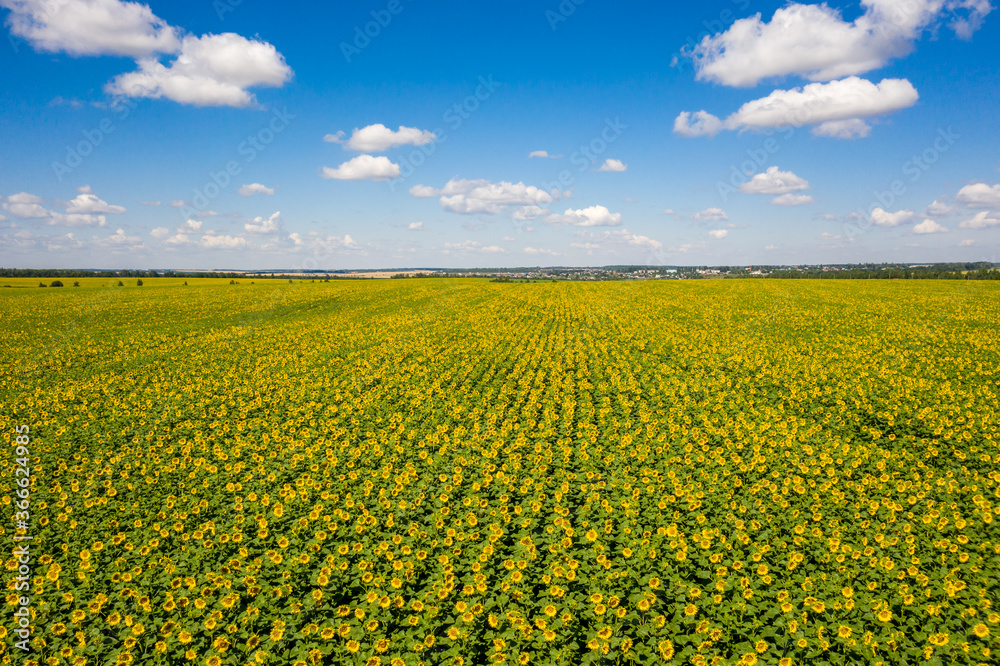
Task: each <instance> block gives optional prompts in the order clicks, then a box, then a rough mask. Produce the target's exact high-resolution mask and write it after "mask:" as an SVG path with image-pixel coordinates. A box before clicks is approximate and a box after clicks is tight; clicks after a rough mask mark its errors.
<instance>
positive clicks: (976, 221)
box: [958, 210, 1000, 229]
mask: <svg viewBox="0 0 1000 666" xmlns="http://www.w3.org/2000/svg"><path fill="white" fill-rule="evenodd" d="M997 225H1000V217H997V216H996V214H995V213H991V212H989V211H986V210H984V211H982V212H981V213H976V216H975V217H973V218H972V219H971V220H965V221H964V222H962V223H961V224H959V225H958V226H959V227H960V228H962V229H989V228H990V227H995V226H997Z"/></svg>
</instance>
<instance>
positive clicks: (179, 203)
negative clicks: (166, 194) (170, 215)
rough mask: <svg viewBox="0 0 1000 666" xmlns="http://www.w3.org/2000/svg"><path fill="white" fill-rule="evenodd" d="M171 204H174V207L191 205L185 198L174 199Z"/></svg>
mask: <svg viewBox="0 0 1000 666" xmlns="http://www.w3.org/2000/svg"><path fill="white" fill-rule="evenodd" d="M170 205H171V206H173V207H174V208H183V207H184V206H188V207H190V206H191V204H189V203H188V202H186V201H184V200H183V199H174V200H172V201H171V202H170Z"/></svg>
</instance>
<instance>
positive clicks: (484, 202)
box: [410, 178, 560, 219]
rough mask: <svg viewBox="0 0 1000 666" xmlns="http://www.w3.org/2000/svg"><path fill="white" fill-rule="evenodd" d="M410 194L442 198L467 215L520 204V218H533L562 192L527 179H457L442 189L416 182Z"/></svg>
mask: <svg viewBox="0 0 1000 666" xmlns="http://www.w3.org/2000/svg"><path fill="white" fill-rule="evenodd" d="M410 195H411V196H414V197H417V198H426V197H433V196H437V197H440V199H439V203H440V204H441V207H442V208H444V209H445V210H447V211H450V212H452V213H459V214H463V215H475V214H483V215H499V214H502V213H505V212H507V211H509V210H510V208H511V207H520V211H519V212H520V215H521V217H520V218H519V219H530V216H532V215H533V213H536V212H537V211H536V208H537V209H539V210H540V209H541V208H542V207H543V206H544V205H545V204H549V203H552V202H553V201H555V200H556V198H558V196H560V193H558V192H557V193H550V192H546V191H545V190H543V189H540V188H538V187H535V186H534V185H525V184H524V183H523V182H518V183H511V182H508V181H500V182H497V183H494V182H491V181H488V180H485V179H480V180H465V179H456V178H453V179H451V180H449V181H448V182H447V183H445V186H444V187H442V188H440V189H436V188H433V187H428V186H426V185H415V186H414V187H411V188H410ZM539 214H541V213H539ZM534 216H536V217H537V215H534Z"/></svg>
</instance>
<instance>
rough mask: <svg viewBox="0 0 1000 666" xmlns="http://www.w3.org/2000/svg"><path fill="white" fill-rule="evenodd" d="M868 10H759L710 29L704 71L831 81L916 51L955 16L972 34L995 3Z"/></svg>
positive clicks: (918, 0)
mask: <svg viewBox="0 0 1000 666" xmlns="http://www.w3.org/2000/svg"><path fill="white" fill-rule="evenodd" d="M861 4H862V6H863V7H864V8H865V11H864V13H863V14H862V15H861V16H859V17H858V18H857V19H856V20H854V21H851V22H848V21H845V20H844V19H843V17H842V15H841V13H840V11H839V10H837V9H835V8H832V7H830V6H829V5H827V4H826V3H823V4H809V5H807V4H800V3H797V2H792V3H789V4H788V5H786V6H785V7H782V8H780V9H778V10H777V11H775V13H774V15H773V16H772V18H771V21H770V22H764V21H763V20H762V18H761V15H760V14H759V13H758V14H756V15H754V16H751V17H748V18H743V19H740V20H738V21H736V22H734V23H733V24H732V25H731V26H730V27H729V29H727V30H726V31H725V32H722V33H719V34H716V35H714V36H706V37H705V38H704V39H702V41H701V42H700V43H699V44H698V45H697V46H695V47H694V48H693V49H691V50H690V52H689V53H688V55H690V56H691V57H692V59H693V61H694V66H695V70H696V77H697V78H698V79H699V80H705V81H712V82H714V83H721V84H723V85H727V86H735V87H750V86H754V85H757V83H759V82H760V81H761V80H762V79H766V78H772V77H781V76H786V75H790V74H794V75H800V76H804V77H805V78H807V79H809V80H812V81H828V80H831V79H836V78H840V77H844V76H850V75H853V74H863V73H864V72H868V71H871V70H873V69H877V68H880V67H882V66H884V65H885V64H886V63H888V62H889V61H890V60H892V59H894V58H898V57H901V56H904V55H907V54H908V53H910V51H911V50H912V49H913V44H914V42H915V41H916V40H917V39H918V38H919V37H920V35H921V33H922V32H923V30H924V29H925V28H928V27H931V26H932V24H934V23H935V22H938V21H940V20H948V19H949V18H950V25H951V27H952V28H953V29H954V30H955V32H956V33H957V34H958V35H959V36H960V37H963V38H968V37H969V36H970V35H971V34H972V32H974V31H975V30H976V29H977V28H978V27H979V25H980V24H981V22H982V18H983V16H985V15H986V14H988V13H989V12H990V11H991V9H992V7H991V6H990V3H989V2H986V1H985V0H906V1H901V0H862V3H861Z"/></svg>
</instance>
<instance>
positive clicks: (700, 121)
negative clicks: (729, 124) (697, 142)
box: [674, 111, 726, 137]
mask: <svg viewBox="0 0 1000 666" xmlns="http://www.w3.org/2000/svg"><path fill="white" fill-rule="evenodd" d="M724 129H726V127H725V124H724V123H723V122H722V121H721V120H720V119H719V118H718V117H717V116H713V115H712V114H711V113H709V112H708V111H695V112H694V113H691V112H690V111H681V112H680V114H679V115H678V116H677V117H676V118H675V119H674V132H676V133H677V134H680V135H681V136H687V137H692V136H715V135H716V134H718V133H719V132H721V131H722V130H724Z"/></svg>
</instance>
